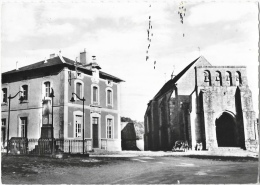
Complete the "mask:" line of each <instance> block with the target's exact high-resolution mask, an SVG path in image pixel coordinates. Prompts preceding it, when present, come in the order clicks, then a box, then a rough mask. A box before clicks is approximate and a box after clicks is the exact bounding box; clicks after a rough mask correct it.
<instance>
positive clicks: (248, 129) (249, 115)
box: [241, 86, 255, 149]
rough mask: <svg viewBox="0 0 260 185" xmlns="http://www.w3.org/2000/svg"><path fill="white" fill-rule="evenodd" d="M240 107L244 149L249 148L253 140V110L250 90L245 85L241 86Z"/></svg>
mask: <svg viewBox="0 0 260 185" xmlns="http://www.w3.org/2000/svg"><path fill="white" fill-rule="evenodd" d="M241 108H242V111H243V123H244V134H245V147H246V149H249V148H250V147H251V143H254V142H255V134H254V121H255V112H254V111H253V103H252V95H251V91H250V90H249V89H248V87H247V86H246V87H243V88H241Z"/></svg>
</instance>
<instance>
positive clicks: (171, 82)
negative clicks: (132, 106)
mask: <svg viewBox="0 0 260 185" xmlns="http://www.w3.org/2000/svg"><path fill="white" fill-rule="evenodd" d="M198 61H203V62H206V64H207V66H208V65H211V64H210V63H209V62H208V61H207V60H206V59H205V58H204V57H203V56H200V57H198V58H197V59H195V60H194V61H193V62H191V63H190V64H189V65H188V66H186V67H185V68H184V69H183V70H182V71H181V72H180V73H178V74H177V75H176V76H175V77H174V78H172V79H170V80H169V81H168V82H166V83H165V84H164V86H163V87H162V88H161V89H160V90H159V92H158V93H157V94H156V95H155V96H154V98H153V100H157V99H158V98H159V97H161V96H162V95H164V94H165V93H167V92H168V91H171V90H173V87H174V86H175V84H176V83H177V82H178V80H179V79H181V77H182V76H183V75H184V74H185V73H186V72H187V71H188V70H189V69H190V68H191V67H192V66H193V65H194V64H195V63H197V62H198Z"/></svg>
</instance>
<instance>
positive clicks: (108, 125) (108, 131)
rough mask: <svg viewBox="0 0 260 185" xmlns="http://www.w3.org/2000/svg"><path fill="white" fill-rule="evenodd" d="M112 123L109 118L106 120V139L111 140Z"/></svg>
mask: <svg viewBox="0 0 260 185" xmlns="http://www.w3.org/2000/svg"><path fill="white" fill-rule="evenodd" d="M112 123H113V120H112V119H111V118H108V119H107V138H110V139H112Z"/></svg>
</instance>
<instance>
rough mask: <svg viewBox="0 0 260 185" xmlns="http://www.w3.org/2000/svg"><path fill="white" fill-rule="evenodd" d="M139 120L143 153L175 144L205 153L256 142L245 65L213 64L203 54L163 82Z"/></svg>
mask: <svg viewBox="0 0 260 185" xmlns="http://www.w3.org/2000/svg"><path fill="white" fill-rule="evenodd" d="M255 101H256V100H255ZM144 121H145V122H144V125H145V136H144V138H145V150H171V149H172V147H173V146H174V143H175V141H177V140H183V141H188V142H189V144H190V145H191V146H192V148H193V149H194V148H195V145H196V143H198V142H202V143H203V149H207V150H210V149H217V148H219V147H239V148H243V149H252V148H255V147H257V143H258V132H257V125H256V118H255V112H254V110H253V104H252V95H251V91H250V89H249V87H248V83H247V74H246V67H245V66H212V65H211V64H210V63H209V62H208V61H207V60H206V59H205V58H204V57H202V56H201V57H199V58H197V59H196V60H195V61H193V62H192V63H190V64H189V65H188V66H187V67H186V68H185V69H183V70H182V71H181V72H180V73H179V74H177V75H176V76H172V78H171V79H170V80H169V81H168V82H167V83H165V84H164V86H163V87H162V88H161V89H160V90H159V92H158V93H157V94H156V95H155V96H154V98H153V99H152V100H151V101H150V102H149V103H148V107H147V110H146V113H145V116H144Z"/></svg>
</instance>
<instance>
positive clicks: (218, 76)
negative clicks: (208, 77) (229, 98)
mask: <svg viewBox="0 0 260 185" xmlns="http://www.w3.org/2000/svg"><path fill="white" fill-rule="evenodd" d="M216 85H217V86H222V77H221V73H220V72H219V71H216Z"/></svg>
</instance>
